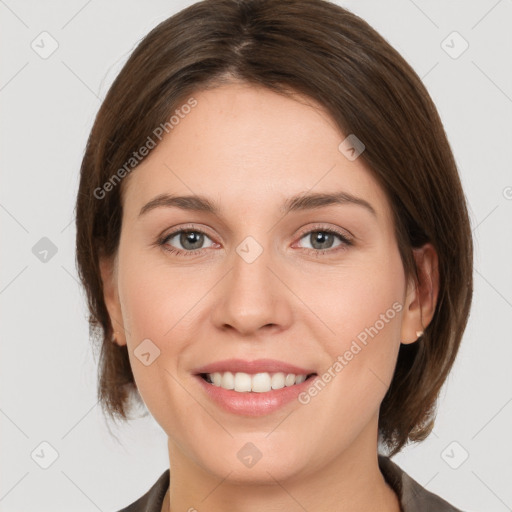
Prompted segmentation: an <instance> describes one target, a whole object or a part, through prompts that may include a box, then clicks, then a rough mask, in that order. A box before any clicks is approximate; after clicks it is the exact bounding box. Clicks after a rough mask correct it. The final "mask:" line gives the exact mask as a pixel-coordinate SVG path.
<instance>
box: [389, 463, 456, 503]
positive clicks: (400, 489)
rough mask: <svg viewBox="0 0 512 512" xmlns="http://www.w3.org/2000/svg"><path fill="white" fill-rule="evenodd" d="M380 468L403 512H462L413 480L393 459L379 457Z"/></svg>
mask: <svg viewBox="0 0 512 512" xmlns="http://www.w3.org/2000/svg"><path fill="white" fill-rule="evenodd" d="M379 468H380V470H381V472H382V474H383V475H384V478H385V479H386V481H387V482H388V484H389V485H390V486H391V487H392V488H393V489H394V490H395V492H396V493H397V495H398V497H399V500H400V504H401V506H402V509H403V512H413V511H414V512H421V511H425V512H427V511H436V512H462V511H461V510H460V509H458V508H455V507H454V506H453V505H451V504H450V503H448V502H447V501H445V500H443V499H442V498H441V497H440V496H438V495H437V494H434V493H432V492H430V491H428V490H427V489H425V488H424V487H423V486H421V485H420V484H419V483H418V482H416V480H414V479H413V478H411V477H410V476H409V475H408V474H407V473H406V472H405V471H403V469H402V468H401V467H400V466H398V465H397V464H395V463H394V462H393V461H392V460H391V459H389V458H388V457H385V456H383V455H379Z"/></svg>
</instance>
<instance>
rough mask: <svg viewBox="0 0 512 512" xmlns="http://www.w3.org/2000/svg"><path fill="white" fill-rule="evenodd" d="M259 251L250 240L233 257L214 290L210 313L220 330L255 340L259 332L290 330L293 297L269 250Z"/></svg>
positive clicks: (260, 249) (276, 260) (281, 271)
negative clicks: (212, 309) (233, 331)
mask: <svg viewBox="0 0 512 512" xmlns="http://www.w3.org/2000/svg"><path fill="white" fill-rule="evenodd" d="M258 247H260V248H258ZM262 249H263V247H262V246H259V244H256V243H255V242H254V240H252V241H251V240H250V239H249V242H248V243H247V244H246V245H244V244H243V243H242V244H241V245H240V246H239V247H238V251H237V252H235V253H234V254H233V255H232V258H231V259H230V263H232V265H231V269H230V271H229V272H228V273H227V275H226V276H225V277H224V279H223V280H222V284H221V286H220V287H219V289H218V290H217V293H218V300H217V303H216V306H215V308H214V311H213V322H214V323H215V325H216V326H217V327H218V328H219V329H222V330H226V329H234V330H236V331H237V332H238V333H239V334H240V335H243V336H258V335H259V334H260V333H261V331H262V330H265V331H267V330H272V331H275V332H279V331H281V330H284V329H287V328H288V327H289V325H290V323H291V320H292V308H291V304H290V300H291V299H292V297H293V294H292V293H291V292H290V290H289V289H288V288H287V287H286V286H285V284H283V281H286V279H285V276H283V275H282V274H283V273H284V271H283V269H282V268H281V266H280V265H279V262H278V258H276V257H275V255H273V254H272V251H271V250H269V249H266V248H264V249H263V250H262ZM255 251H256V252H255ZM260 251H261V252H260ZM258 253H259V254H258ZM256 255H257V256H256ZM255 256H256V258H255V259H254V257H255Z"/></svg>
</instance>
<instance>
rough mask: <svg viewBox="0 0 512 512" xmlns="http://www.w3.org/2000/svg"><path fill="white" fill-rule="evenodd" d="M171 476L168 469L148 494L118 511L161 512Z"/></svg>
mask: <svg viewBox="0 0 512 512" xmlns="http://www.w3.org/2000/svg"><path fill="white" fill-rule="evenodd" d="M169 476H170V470H169V469H166V470H165V471H164V472H163V473H162V474H161V475H160V476H159V477H158V480H157V481H156V482H155V483H154V484H153V485H152V487H151V488H150V489H149V490H148V491H147V492H146V494H144V495H143V496H141V497H140V498H139V499H138V500H136V501H134V502H133V503H131V504H130V505H128V506H127V507H125V508H123V509H121V510H118V511H117V512H160V511H161V510H162V503H163V501H164V496H165V493H166V492H167V489H168V487H169Z"/></svg>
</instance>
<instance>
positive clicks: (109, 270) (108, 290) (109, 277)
mask: <svg viewBox="0 0 512 512" xmlns="http://www.w3.org/2000/svg"><path fill="white" fill-rule="evenodd" d="M99 265H100V272H101V280H102V283H103V300H104V301H105V305H106V307H107V310H108V314H109V316H110V326H111V328H112V335H113V336H114V337H115V339H114V340H112V341H115V343H117V344H118V345H126V336H125V330H124V325H123V315H122V311H121V303H120V301H119V294H118V288H117V257H109V258H105V257H100V260H99Z"/></svg>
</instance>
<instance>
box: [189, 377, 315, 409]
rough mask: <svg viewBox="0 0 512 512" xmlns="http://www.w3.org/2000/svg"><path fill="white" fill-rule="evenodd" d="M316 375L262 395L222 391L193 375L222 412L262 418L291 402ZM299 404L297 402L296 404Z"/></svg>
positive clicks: (230, 390) (309, 384)
mask: <svg viewBox="0 0 512 512" xmlns="http://www.w3.org/2000/svg"><path fill="white" fill-rule="evenodd" d="M316 377H317V375H314V376H312V377H310V378H309V379H306V380H305V381H304V382H301V383H300V384H294V385H293V386H285V387H284V388H281V389H273V390H271V391H266V392H264V393H255V392H252V391H248V392H245V393H241V392H238V391H233V390H232V389H224V388H221V387H220V386H214V385H213V384H210V383H208V382H206V381H205V380H204V379H203V378H202V377H201V376H200V375H195V378H196V379H197V380H199V383H200V384H201V386H202V387H203V389H204V390H205V392H206V394H207V395H208V396H209V397H210V398H211V399H212V400H213V401H214V402H215V403H217V404H218V405H219V406H220V407H222V408H223V409H224V410H226V411H228V412H231V413H234V414H240V415H245V416H262V415H265V414H270V413H272V412H274V411H276V410H277V409H280V408H281V407H284V406H285V405H286V404H288V403H290V402H291V401H293V400H297V402H298V398H297V397H298V395H299V394H300V393H302V392H303V391H305V390H306V389H307V388H309V386H311V384H312V382H313V381H314V380H315V379H316ZM298 403H299V402H298Z"/></svg>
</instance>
